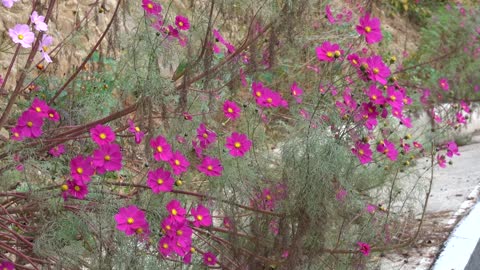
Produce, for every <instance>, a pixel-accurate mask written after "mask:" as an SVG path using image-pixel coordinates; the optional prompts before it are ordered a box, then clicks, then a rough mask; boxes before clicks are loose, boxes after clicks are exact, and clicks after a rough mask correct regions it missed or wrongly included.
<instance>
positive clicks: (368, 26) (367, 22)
mask: <svg viewBox="0 0 480 270" xmlns="http://www.w3.org/2000/svg"><path fill="white" fill-rule="evenodd" d="M356 29H357V33H359V34H360V35H362V36H365V41H367V43H368V44H373V43H377V42H380V41H381V40H382V38H383V36H382V30H381V29H380V19H378V18H370V14H369V13H367V14H365V16H364V17H361V18H360V23H359V25H357V27H356Z"/></svg>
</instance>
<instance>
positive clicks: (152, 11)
mask: <svg viewBox="0 0 480 270" xmlns="http://www.w3.org/2000/svg"><path fill="white" fill-rule="evenodd" d="M142 7H143V9H144V10H145V12H147V14H148V15H159V14H160V13H161V12H162V6H161V5H160V4H158V3H155V2H153V1H151V0H142Z"/></svg>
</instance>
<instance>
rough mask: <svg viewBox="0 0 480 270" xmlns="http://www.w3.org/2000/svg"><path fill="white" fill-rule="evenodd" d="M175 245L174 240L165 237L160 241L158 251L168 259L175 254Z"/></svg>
mask: <svg viewBox="0 0 480 270" xmlns="http://www.w3.org/2000/svg"><path fill="white" fill-rule="evenodd" d="M174 245H175V243H174V242H173V238H171V237H168V236H165V237H162V238H160V241H158V247H157V248H158V251H159V252H160V254H162V256H163V257H167V256H168V255H170V254H171V253H172V252H173V246H174Z"/></svg>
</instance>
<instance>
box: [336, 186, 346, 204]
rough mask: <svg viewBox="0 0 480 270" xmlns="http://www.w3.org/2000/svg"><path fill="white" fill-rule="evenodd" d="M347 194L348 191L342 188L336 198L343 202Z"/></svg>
mask: <svg viewBox="0 0 480 270" xmlns="http://www.w3.org/2000/svg"><path fill="white" fill-rule="evenodd" d="M347 194H348V193H347V191H346V190H345V189H344V188H340V189H339V190H338V191H337V193H336V194H335V200H337V201H339V202H343V201H344V200H345V197H347Z"/></svg>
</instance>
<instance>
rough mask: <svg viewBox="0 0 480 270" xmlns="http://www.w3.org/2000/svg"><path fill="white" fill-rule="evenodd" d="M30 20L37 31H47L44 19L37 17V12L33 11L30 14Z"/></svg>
mask: <svg viewBox="0 0 480 270" xmlns="http://www.w3.org/2000/svg"><path fill="white" fill-rule="evenodd" d="M30 20H31V21H32V23H33V24H35V29H36V30H37V31H43V32H46V31H47V30H48V26H47V24H46V23H45V17H44V16H39V15H38V12H37V11H34V12H33V13H32V15H31V16H30Z"/></svg>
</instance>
